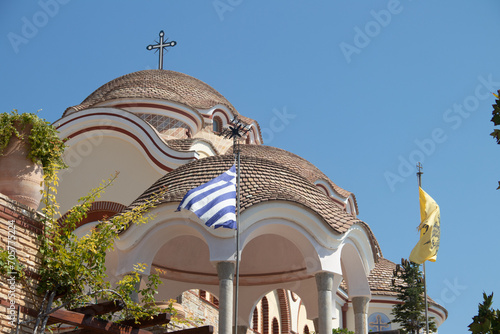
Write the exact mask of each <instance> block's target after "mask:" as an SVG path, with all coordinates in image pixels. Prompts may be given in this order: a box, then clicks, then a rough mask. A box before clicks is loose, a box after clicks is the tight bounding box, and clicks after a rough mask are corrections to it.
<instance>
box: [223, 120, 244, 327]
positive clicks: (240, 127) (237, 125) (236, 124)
mask: <svg viewBox="0 0 500 334" xmlns="http://www.w3.org/2000/svg"><path fill="white" fill-rule="evenodd" d="M231 123H232V125H230V126H229V128H226V129H225V130H224V131H223V133H222V135H223V136H224V138H226V139H233V154H234V159H235V160H236V187H237V188H236V210H237V215H236V281H235V285H236V289H235V294H234V333H238V291H239V285H240V144H239V140H238V139H239V138H241V137H242V136H243V135H245V134H246V133H247V132H248V130H250V126H249V125H248V124H245V123H243V122H242V121H241V120H239V119H238V117H237V116H235V117H234V118H233V120H232V121H231Z"/></svg>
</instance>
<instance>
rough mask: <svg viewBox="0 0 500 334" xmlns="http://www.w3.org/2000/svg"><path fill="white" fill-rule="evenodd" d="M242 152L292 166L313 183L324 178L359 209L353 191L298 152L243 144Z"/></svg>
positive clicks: (292, 168) (291, 167)
mask: <svg viewBox="0 0 500 334" xmlns="http://www.w3.org/2000/svg"><path fill="white" fill-rule="evenodd" d="M241 154H243V155H247V156H253V157H265V158H266V159H269V160H272V161H274V162H276V163H279V164H281V165H284V166H286V167H288V168H290V169H291V170H293V171H294V172H296V173H298V174H300V175H302V176H303V177H305V178H306V179H307V180H309V181H310V182H312V183H315V182H316V181H318V180H323V181H325V182H326V183H328V184H329V185H330V186H331V187H332V189H333V190H334V191H335V192H336V193H337V194H339V195H340V196H342V197H349V196H352V197H353V199H354V202H355V205H356V211H357V203H356V198H355V196H354V194H353V193H351V192H349V191H347V190H345V189H342V188H341V187H339V186H338V185H336V184H335V183H333V182H332V181H331V180H330V179H329V178H328V177H327V176H326V175H325V174H324V173H323V172H322V171H321V170H319V168H318V167H316V166H315V165H314V164H312V163H310V162H309V161H307V160H306V159H304V158H302V157H300V156H298V155H296V154H293V153H291V152H288V151H285V150H282V149H280V148H277V147H272V146H264V145H241Z"/></svg>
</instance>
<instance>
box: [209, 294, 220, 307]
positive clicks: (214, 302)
mask: <svg viewBox="0 0 500 334" xmlns="http://www.w3.org/2000/svg"><path fill="white" fill-rule="evenodd" d="M210 302H211V303H212V304H214V305H215V306H219V300H218V299H217V297H215V296H214V295H212V294H210Z"/></svg>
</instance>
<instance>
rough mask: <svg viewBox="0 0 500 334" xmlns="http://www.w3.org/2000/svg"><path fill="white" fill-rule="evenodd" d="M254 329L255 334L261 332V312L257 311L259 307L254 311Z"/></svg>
mask: <svg viewBox="0 0 500 334" xmlns="http://www.w3.org/2000/svg"><path fill="white" fill-rule="evenodd" d="M252 329H253V331H254V332H258V331H259V311H258V310H257V307H255V308H254V309H253V317H252Z"/></svg>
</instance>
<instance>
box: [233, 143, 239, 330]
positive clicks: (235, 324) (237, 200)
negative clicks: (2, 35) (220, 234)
mask: <svg viewBox="0 0 500 334" xmlns="http://www.w3.org/2000/svg"><path fill="white" fill-rule="evenodd" d="M233 150H235V158H236V210H237V212H236V280H235V285H236V289H235V293H234V332H233V333H234V334H238V292H239V286H240V147H239V143H238V142H237V136H235V137H234V142H233Z"/></svg>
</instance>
